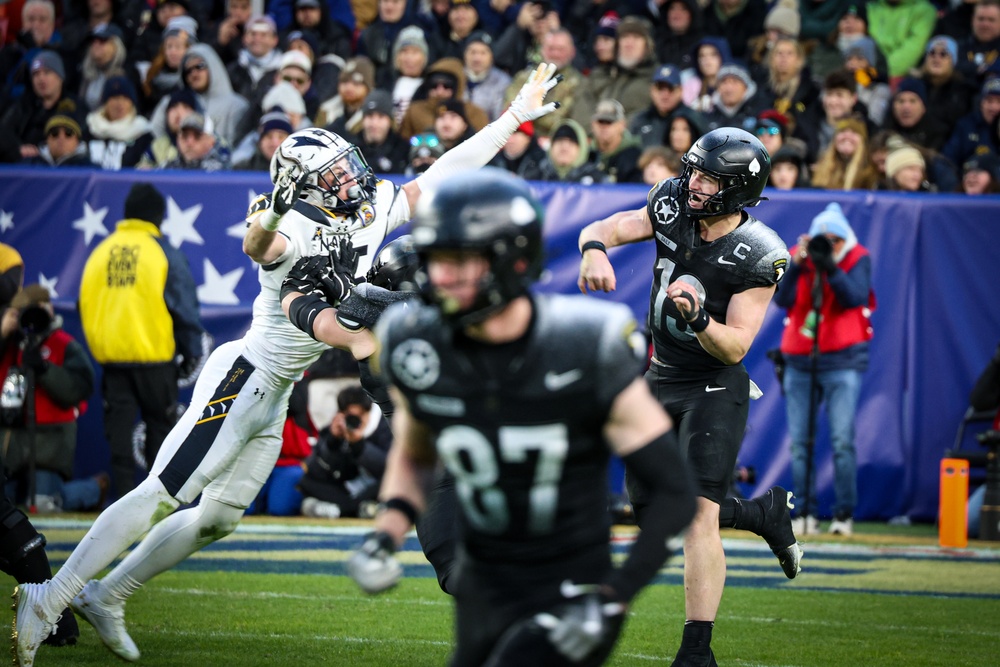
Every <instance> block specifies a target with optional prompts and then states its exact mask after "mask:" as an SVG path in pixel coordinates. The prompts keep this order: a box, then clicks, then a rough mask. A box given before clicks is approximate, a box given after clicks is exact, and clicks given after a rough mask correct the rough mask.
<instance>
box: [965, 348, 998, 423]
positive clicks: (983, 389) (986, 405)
mask: <svg viewBox="0 0 1000 667" xmlns="http://www.w3.org/2000/svg"><path fill="white" fill-rule="evenodd" d="M969 405H971V406H972V407H973V409H974V410H995V409H996V408H998V407H1000V345H998V346H997V351H996V352H995V353H994V354H993V358H992V359H990V363H989V364H988V365H987V366H986V369H985V370H984V371H983V373H982V375H980V376H979V379H978V380H976V386H975V387H973V388H972V393H971V394H969Z"/></svg>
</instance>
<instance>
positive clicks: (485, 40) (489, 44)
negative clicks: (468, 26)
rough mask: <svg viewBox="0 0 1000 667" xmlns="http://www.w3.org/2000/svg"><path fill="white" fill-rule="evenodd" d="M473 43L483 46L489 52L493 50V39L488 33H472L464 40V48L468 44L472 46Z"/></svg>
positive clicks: (481, 31)
mask: <svg viewBox="0 0 1000 667" xmlns="http://www.w3.org/2000/svg"><path fill="white" fill-rule="evenodd" d="M474 42H479V43H480V44H485V45H486V48H488V49H489V50H490V51H492V50H493V37H492V36H491V35H490V33H488V32H486V31H485V30H476V31H474V32H473V33H472V34H471V35H469V36H468V38H467V39H466V40H465V46H469V44H472V43H474Z"/></svg>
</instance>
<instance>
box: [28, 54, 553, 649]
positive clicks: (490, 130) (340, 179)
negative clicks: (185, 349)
mask: <svg viewBox="0 0 1000 667" xmlns="http://www.w3.org/2000/svg"><path fill="white" fill-rule="evenodd" d="M554 72H555V66H554V65H549V64H542V65H539V66H538V67H537V68H536V69H535V70H534V72H533V73H532V75H531V76H530V77H529V78H528V81H527V82H526V83H525V84H524V86H523V87H522V88H521V91H520V93H519V94H518V96H517V98H516V99H515V100H514V102H513V103H512V104H511V106H510V108H509V109H508V110H507V111H506V112H504V113H503V114H502V115H501V116H500V118H498V119H497V120H496V121H494V122H493V123H491V124H489V125H487V126H486V127H485V128H483V129H482V130H481V131H480V132H478V133H477V134H476V135H474V136H473V137H470V138H469V139H468V140H466V141H465V142H463V143H462V144H460V145H459V146H456V147H455V148H454V149H452V150H451V151H449V152H448V153H447V154H445V155H444V156H442V157H441V158H440V159H439V160H437V162H436V163H435V164H434V165H433V166H432V167H431V168H430V169H428V170H427V171H426V172H425V173H424V174H422V175H421V176H420V177H418V178H417V179H416V180H414V181H411V182H409V183H406V184H405V185H403V186H401V187H397V186H395V185H393V184H392V183H390V182H388V181H379V180H376V178H375V175H374V174H373V173H372V170H371V168H370V167H369V166H368V164H367V162H366V161H365V159H364V156H363V155H362V154H361V152H360V151H359V150H358V148H357V147H356V146H354V145H353V144H351V143H349V142H347V141H345V140H344V139H343V138H342V137H340V136H338V135H336V134H334V133H332V132H329V131H327V130H323V129H319V128H311V129H307V130H302V131H299V132H296V133H294V134H292V135H290V136H289V137H288V138H287V139H285V141H284V142H282V144H281V146H280V147H279V148H278V150H277V151H276V152H275V155H274V157H273V158H272V161H271V179H272V182H273V183H274V192H273V193H272V195H271V196H264V197H261V198H260V199H258V200H257V201H256V202H254V203H253V204H252V205H251V207H250V211H249V213H248V215H247V224H248V230H247V233H246V236H245V237H244V240H243V250H244V252H245V253H246V254H247V255H248V256H249V257H250V258H251V259H253V260H254V261H255V262H257V263H258V264H259V265H260V269H259V271H258V280H259V281H260V285H261V290H260V294H259V295H258V296H257V298H256V300H255V301H254V306H253V321H252V323H251V326H250V330H249V331H248V332H247V334H246V335H245V336H244V337H243V338H242V339H241V340H238V341H232V342H230V343H226V344H225V345H222V346H220V347H219V348H218V349H216V350H215V351H214V352H213V353H212V355H211V356H210V358H209V360H208V362H207V363H206V366H205V369H204V370H203V372H202V374H201V376H200V377H199V379H198V382H197V383H196V385H195V388H194V394H193V397H192V400H191V405H190V406H189V408H188V410H187V411H186V412H185V413H184V415H183V416H182V417H181V419H180V420H179V422H178V423H177V425H176V426H175V427H174V429H173V430H172V431H171V433H170V435H169V436H168V437H167V439H166V441H165V442H164V443H163V446H162V447H161V449H160V452H159V454H158V455H157V458H156V460H155V462H154V463H153V466H152V468H151V470H150V474H149V477H147V479H146V480H145V481H143V482H142V483H141V484H140V485H139V486H138V487H136V489H135V490H133V491H132V492H131V493H129V494H127V495H126V496H124V497H123V498H121V499H119V500H118V501H117V502H116V503H115V504H114V505H112V506H111V507H109V508H108V509H107V510H106V511H105V512H104V513H102V514H101V515H100V516H99V517H98V519H97V521H96V522H95V523H94V525H93V527H92V528H91V529H90V531H88V533H87V535H86V536H84V538H83V541H82V542H81V543H80V545H79V546H78V547H77V548H76V549H75V550H74V552H73V553H72V554H71V555H70V557H69V559H68V560H67V562H66V564H65V565H64V566H63V567H62V569H60V570H59V572H58V573H57V574H56V575H55V576H54V577H53V578H52V580H51V581H49V582H47V583H43V584H22V585H20V586H18V587H17V588H16V589H15V591H14V609H15V618H14V634H13V636H12V642H13V649H14V652H15V655H16V661H17V664H19V665H21V666H22V667H26V666H28V665H33V664H34V659H35V653H36V652H37V650H38V647H39V645H40V644H41V642H42V641H43V640H44V639H45V638H46V637H47V636H48V635H49V634H51V632H52V631H53V628H54V627H55V622H56V621H57V620H58V618H59V614H60V612H61V611H62V610H63V609H64V608H65V607H66V606H67V605H68V604H71V606H72V608H73V609H74V611H76V612H77V613H78V614H80V615H82V616H83V617H84V618H85V619H86V620H87V621H88V622H90V624H91V625H93V626H94V628H95V629H96V630H97V632H98V634H99V635H100V638H101V641H103V642H104V644H105V645H106V646H107V647H108V648H109V649H111V650H112V651H113V652H114V653H115V654H116V655H118V656H119V657H120V658H122V659H124V660H129V661H134V660H137V659H138V658H139V650H138V648H137V647H136V645H135V642H133V641H132V638H131V637H129V635H128V632H127V631H126V629H125V622H124V605H125V601H126V600H127V599H128V598H129V596H131V595H132V593H134V592H135V591H136V590H138V588H139V587H140V586H141V585H142V584H143V583H144V582H146V581H148V580H149V579H151V578H152V577H154V576H156V575H157V574H159V573H160V572H163V571H165V570H167V569H169V568H171V567H173V566H174V565H176V564H177V563H178V562H180V561H181V560H183V559H185V558H187V557H188V556H189V555H191V554H192V553H194V552H195V551H197V550H199V549H201V548H202V547H204V546H206V545H207V544H210V543H212V542H214V541H216V540H218V539H220V538H222V537H225V536H226V535H228V534H229V533H231V532H232V531H233V530H234V529H235V527H236V525H237V523H238V522H239V520H240V518H241V517H242V515H243V511H244V510H245V509H246V507H247V506H248V505H249V504H250V502H251V501H252V500H253V499H254V497H255V496H256V495H257V492H258V491H259V490H260V488H261V486H262V485H263V484H264V482H265V481H266V479H267V477H268V474H269V473H270V471H271V469H272V468H273V466H274V463H275V461H276V460H277V456H278V453H279V451H280V449H281V429H282V424H283V423H284V421H285V413H286V410H287V407H288V396H289V393H290V392H291V388H292V385H293V384H294V383H295V381H297V380H298V379H299V378H301V377H302V373H303V371H304V370H305V369H306V368H307V367H308V366H309V365H310V364H312V363H313V362H314V361H315V360H316V359H317V358H318V357H319V355H320V354H321V353H322V352H323V350H325V349H326V345H324V344H323V343H320V342H318V341H316V340H314V339H313V338H312V337H311V336H308V335H306V334H305V333H303V332H302V331H300V330H299V329H297V328H296V327H294V326H293V325H292V324H291V322H289V320H288V318H287V317H286V316H285V314H284V312H283V311H282V308H281V303H280V288H281V284H282V282H283V280H284V278H285V276H286V274H287V273H288V272H289V271H290V269H291V268H292V267H293V266H294V265H295V264H296V262H297V261H298V260H299V259H300V258H302V257H305V256H310V255H317V254H329V253H330V252H333V254H334V255H335V259H336V262H337V263H338V266H337V267H334V269H337V268H339V269H343V268H344V267H351V268H352V269H353V271H354V274H355V276H359V277H360V276H363V275H364V274H365V272H366V271H367V270H368V269H369V268H370V266H371V264H372V258H373V255H374V252H375V250H376V249H377V248H378V247H379V245H381V243H382V241H383V240H384V238H385V236H386V234H388V233H389V232H390V231H392V230H393V229H395V228H397V227H399V226H400V225H401V224H403V223H404V222H406V221H407V220H409V218H410V212H411V210H412V209H413V208H414V207H415V206H416V204H417V201H418V200H419V199H420V197H421V192H422V191H424V190H427V189H433V188H435V187H437V186H438V185H439V184H440V183H441V182H442V181H444V180H446V179H448V178H450V177H452V176H454V175H455V174H458V173H462V172H465V171H469V170H471V169H476V168H478V167H481V166H483V165H485V164H486V163H487V162H489V161H490V160H491V159H492V158H493V157H494V156H495V155H496V153H497V152H498V151H499V150H500V149H501V148H502V147H503V146H504V144H505V143H506V140H507V138H508V137H509V136H510V135H511V134H513V133H514V131H515V130H516V129H517V127H518V126H519V125H520V124H521V123H523V122H525V121H528V120H533V119H536V118H539V117H541V116H543V115H545V114H547V113H549V112H551V111H552V110H554V109H555V108H556V103H554V102H553V103H549V104H545V103H544V99H545V95H546V93H548V91H549V90H551V89H552V87H553V86H555V85H556V84H557V83H558V81H559V79H558V78H557V77H556V78H554V77H553V73H554ZM343 237H349V238H350V244H349V246H348V245H347V244H341V243H340V240H341V239H342V238H343ZM341 247H350V248H351V251H350V252H349V253H348V252H344V253H343V254H342V253H340V252H339V251H338V249H339V248H341ZM347 255H350V256H347ZM327 282H328V285H327V292H326V294H327V297H328V298H329V299H331V300H332V301H333V302H334V303H337V301H338V300H339V299H340V298H342V297H343V296H345V295H346V293H347V289H348V286H349V285H348V284H347V283H345V282H344V281H342V280H340V279H339V277H338V273H337V271H336V270H334V271H332V272H331V274H330V276H329V280H328V281H327ZM331 290H332V292H331ZM352 344H354V341H353V340H351V339H348V340H346V341H345V342H344V345H343V347H346V348H348V349H349V348H351V346H352ZM355 356H356V357H358V356H359V355H358V354H356V355H355ZM199 495H200V496H201V501H200V502H199V504H198V505H197V506H196V507H191V508H187V509H184V510H182V511H180V512H175V510H176V509H177V508H178V507H179V506H180V505H181V504H185V503H191V502H192V501H194V500H195V499H196V498H197V497H198V496H199ZM147 531H148V535H147V536H146V538H145V539H144V540H143V541H142V543H141V544H140V545H139V546H138V547H137V548H136V549H134V550H133V551H132V552H131V553H130V554H129V555H128V556H127V557H126V558H125V559H124V560H123V561H122V562H121V563H120V564H119V565H118V566H117V567H116V568H115V569H114V570H112V571H111V572H110V573H109V574H108V575H107V576H106V577H105V578H104V579H103V580H100V581H98V580H96V579H93V577H96V576H97V574H98V573H100V571H101V570H103V569H104V568H106V567H107V566H108V565H109V564H110V563H111V562H112V561H114V559H115V558H117V557H118V556H119V555H120V554H121V553H122V552H123V551H125V549H127V548H128V547H129V546H130V545H131V544H133V543H134V542H135V541H136V540H137V539H139V538H140V537H141V536H142V535H143V534H144V533H146V532H147Z"/></svg>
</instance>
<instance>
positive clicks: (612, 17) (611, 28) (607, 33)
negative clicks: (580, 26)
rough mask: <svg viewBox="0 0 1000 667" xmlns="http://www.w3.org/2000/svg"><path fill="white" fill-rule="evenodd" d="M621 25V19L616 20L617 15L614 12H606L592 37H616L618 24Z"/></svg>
mask: <svg viewBox="0 0 1000 667" xmlns="http://www.w3.org/2000/svg"><path fill="white" fill-rule="evenodd" d="M619 23H621V19H620V18H618V14H616V13H614V12H608V13H607V14H605V15H604V16H602V17H601V20H600V21H599V22H598V24H597V30H596V31H594V36H598V35H600V36H602V37H617V36H618V24H619Z"/></svg>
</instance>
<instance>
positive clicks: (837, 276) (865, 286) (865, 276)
mask: <svg viewBox="0 0 1000 667" xmlns="http://www.w3.org/2000/svg"><path fill="white" fill-rule="evenodd" d="M827 281H828V282H829V283H830V288H831V289H832V290H833V295H834V297H835V298H836V299H837V302H838V303H840V305H841V306H842V307H844V308H857V307H858V306H864V305H865V304H867V303H868V293H869V292H870V291H871V284H872V262H871V258H870V257H862V258H861V259H859V260H858V262H857V264H855V265H854V266H853V267H851V270H850V271H846V272H845V271H841V270H840V269H837V270H836V271H834V272H833V273H831V274H830V275H829V276H827Z"/></svg>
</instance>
